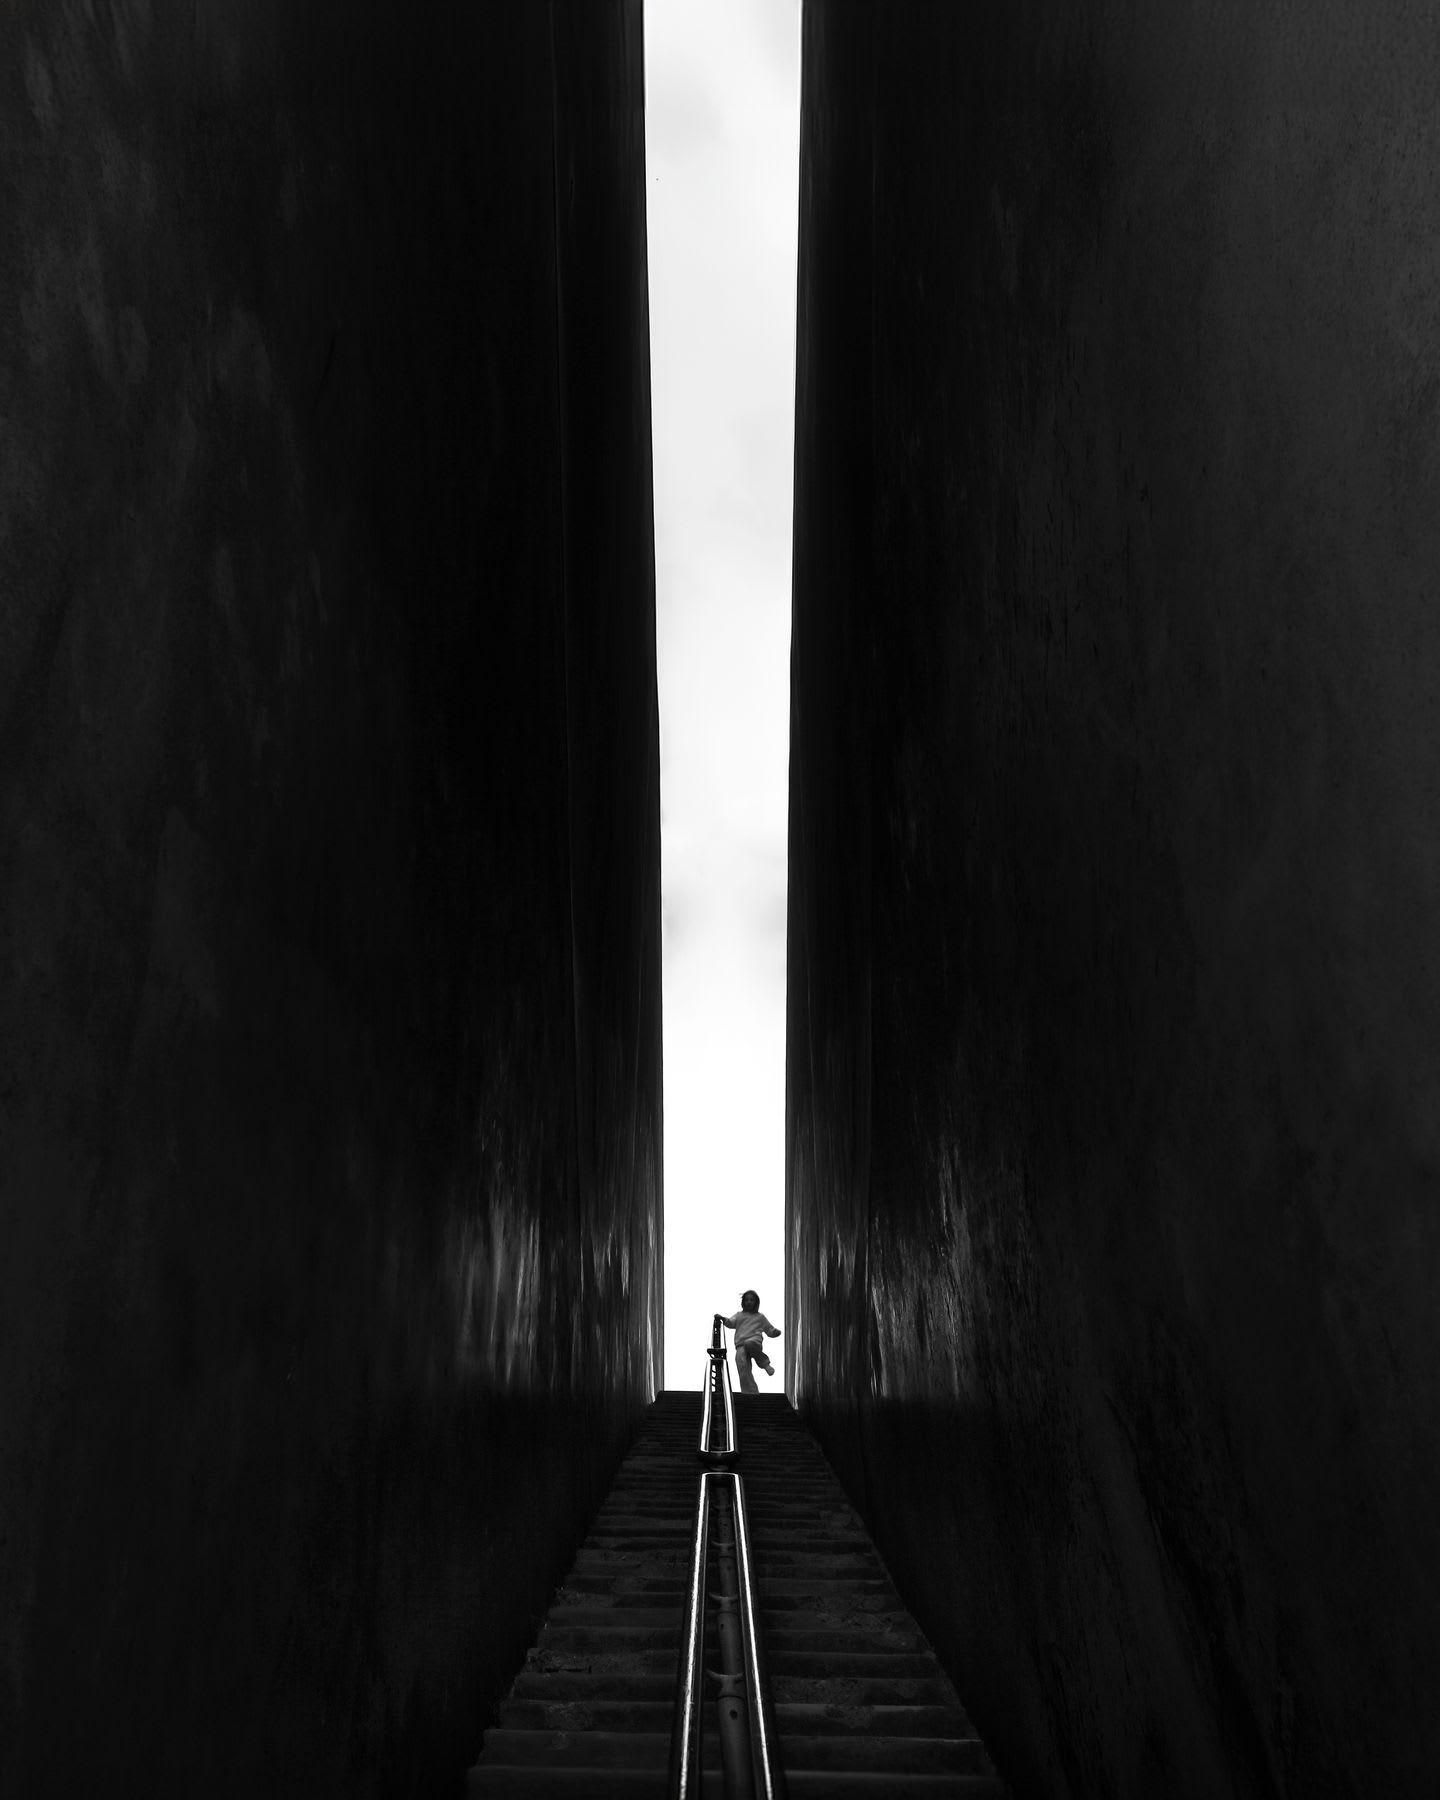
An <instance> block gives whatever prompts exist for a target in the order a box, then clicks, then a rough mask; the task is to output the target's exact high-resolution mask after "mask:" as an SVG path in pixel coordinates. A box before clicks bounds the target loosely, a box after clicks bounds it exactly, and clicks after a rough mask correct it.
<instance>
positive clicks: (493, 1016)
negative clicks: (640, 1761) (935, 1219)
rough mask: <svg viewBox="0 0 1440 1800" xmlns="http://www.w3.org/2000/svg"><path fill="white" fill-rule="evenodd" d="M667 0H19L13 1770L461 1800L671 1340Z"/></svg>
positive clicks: (3, 41)
mask: <svg viewBox="0 0 1440 1800" xmlns="http://www.w3.org/2000/svg"><path fill="white" fill-rule="evenodd" d="M644 209H645V191H644V169H643V119H642V72H641V37H640V6H639V0H626V3H624V4H621V3H619V0H617V3H616V4H604V5H599V4H587V5H585V6H583V7H582V6H578V5H573V6H572V5H556V6H554V7H553V8H552V7H547V6H529V5H514V6H510V5H505V6H502V5H484V6H480V5H470V4H462V0H431V3H429V4H424V5H421V6H420V7H418V8H417V7H407V6H400V5H393V4H382V3H381V0H344V4H341V3H340V0H303V3H301V0H250V3H248V4H236V5H220V4H218V3H210V0H205V3H203V4H199V5H195V6H189V7H184V8H171V7H164V6H159V5H154V6H152V5H151V4H150V0H115V3H114V4H106V5H103V6H102V5H89V4H86V5H81V4H74V5H69V4H67V5H65V6H63V7H62V6H57V5H51V4H43V3H41V0H20V3H18V4H16V5H12V6H9V7H7V8H6V9H5V11H4V17H3V20H0V820H3V824H0V969H3V974H0V1046H3V1048H0V1321H3V1323H0V1788H3V1790H4V1791H5V1792H7V1793H12V1794H21V1793H23V1794H25V1795H27V1796H28V1795H51V1794H55V1795H60V1794H63V1795H67V1796H68V1795H72V1794H75V1793H79V1792H83V1791H91V1790H93V1791H99V1789H100V1788H101V1787H102V1786H103V1787H104V1788H105V1789H106V1791H124V1792H142V1791H143V1792H146V1793H149V1794H156V1795H166V1794H176V1795H185V1796H187V1797H188V1796H193V1795H195V1794H197V1793H201V1792H204V1793H207V1794H231V1793H234V1794H237V1795H238V1794H245V1795H254V1794H262V1793H264V1794H268V1793H276V1794H292V1793H293V1794H305V1795H315V1794H326V1793H335V1794H340V1793H343V1794H346V1795H350V1794H362V1793H367V1792H373V1791H376V1790H377V1789H383V1790H385V1791H388V1792H391V1793H395V1794H401V1793H411V1792H420V1791H426V1790H428V1789H429V1788H431V1787H433V1786H435V1785H436V1784H437V1783H439V1782H441V1781H442V1779H443V1778H444V1777H445V1776H446V1775H447V1773H453V1772H454V1771H455V1770H456V1769H458V1768H463V1766H464V1764H465V1761H466V1760H467V1758H468V1756H469V1755H470V1754H471V1753H473V1751H474V1750H475V1749H476V1748H477V1747H478V1740H479V1734H480V1730H481V1727H482V1726H483V1724H484V1715H485V1708H486V1705H487V1704H488V1702H489V1700H490V1699H491V1698H493V1697H494V1695H495V1694H496V1692H497V1691H498V1690H499V1689H500V1688H501V1687H502V1686H503V1684H504V1683H505V1681H507V1680H508V1678H509V1676H510V1674H511V1673H513V1669H514V1667H515V1666H516V1665H517V1664H518V1662H519V1661H520V1659H521V1657H522V1655H523V1652H524V1649H525V1647H526V1644H527V1642H528V1641H529V1638H530V1635H531V1631H532V1628H533V1625H534V1623H535V1621H536V1620H537V1619H538V1617H539V1615H540V1613H541V1611H542V1610H543V1607H544V1605H545V1604H546V1602H547V1601H548V1599H549V1596H550V1589H551V1586H552V1584H553V1582H554V1581H556V1580H557V1579H558V1578H559V1577H560V1575H561V1574H562V1573H563V1570H564V1567H565V1566H566V1562H567V1560H568V1556H569V1553H570V1550H571V1547H572V1546H573V1544H574V1542H575V1541H576V1539H577V1537H578V1535H579V1534H580V1531H581V1530H582V1528H583V1526H584V1524H585V1522H586V1520H587V1519H588V1516H589V1514H590V1512H591V1510H592V1509H593V1506H594V1504H595V1502H596V1499H597V1497H598V1495H599V1493H600V1492H601V1491H602V1490H603V1487H604V1485H605V1483H606V1481H607V1479H608V1476H609V1473H610V1471H611V1469H612V1468H613V1466H614V1463H615V1461H616V1459H617V1457H618V1454H619V1451H620V1449H621V1447H622V1445H623V1442H624V1440H625V1438H626V1436H627V1434H628V1431H629V1428H630V1425H631V1422H632V1421H633V1419H634V1416H635V1414H636V1411H637V1409H638V1408H639V1407H640V1406H641V1405H642V1404H643V1403H644V1402H645V1400H646V1399H647V1397H648V1394H649V1392H650V1391H652V1389H653V1387H654V1386H655V1384H656V1383H657V1381H658V1378H659V1370H660V1362H659V1357H660V1332H661V1311H660V1308H661V1299H660V1279H661V1258H660V1246H661V1214H660V1042H659V1031H660V1000H659V985H658V984H659V828H658V767H657V722H656V697H655V660H654V605H653V535H652V524H651V512H650V492H651V483H650V460H649V458H650V435H649V432H650V427H649V373H648V315H647V310H646V281H645V210H644Z"/></svg>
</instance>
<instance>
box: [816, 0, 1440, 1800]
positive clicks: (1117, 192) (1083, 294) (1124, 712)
mask: <svg viewBox="0 0 1440 1800" xmlns="http://www.w3.org/2000/svg"><path fill="white" fill-rule="evenodd" d="M1437 65H1440V39H1437V38H1436V35H1435V33H1434V31H1433V29H1432V25H1431V21H1430V20H1429V17H1428V15H1427V14H1426V13H1425V12H1424V10H1423V9H1418V8H1413V7H1409V6H1404V5H1400V4H1380V5H1377V6H1371V7H1366V8H1352V7H1345V6H1340V5H1336V4H1328V3H1321V4H1316V5H1309V6H1306V7H1304V8H1303V9H1297V8H1293V7H1287V6H1280V5H1261V6H1255V7H1242V8H1239V9H1236V8H1233V7H1221V6H1212V5H1201V6H1189V5H1180V4H1172V3H1170V0H1163V3H1161V4H1156V5H1152V6H1148V7H1132V6H1129V5H1122V4H1119V3H1118V0H1091V3H1090V4H1087V5H1084V6H1072V7H1058V6H1045V5H1037V4H1018V5H1017V4H1015V3H1014V0H1005V3H1004V4H1001V3H1000V0H995V3H993V4H991V3H989V0H986V3H984V4H979V5H974V6H967V7H963V8H962V7H951V6H947V5H940V4H935V5H919V4H899V5H887V6H884V7H880V6H875V7H869V6H864V5H857V4H841V3H839V0H837V3H835V4H830V3H827V4H824V5H812V6H810V7H808V8H807V9H806V15H805V37H804V101H803V125H802V179H801V269H800V337H799V371H798V414H797V434H798V435H797V502H796V504H797V516H796V535H795V550H796V562H795V615H794V649H793V658H794V665H793V666H794V703H793V704H794V711H793V719H794V734H793V740H792V823H791V829H792V843H791V859H792V860H791V880H792V888H791V895H792V900H791V923H790V957H791V960H790V1057H789V1076H788V1085H789V1095H788V1119H789V1148H788V1158H789V1213H788V1254H789V1270H790V1275H789V1279H790V1292H789V1297H788V1312H787V1324H788V1326H789V1327H790V1337H789V1349H790V1355H791V1359H792V1361H791V1381H792V1385H793V1387H794V1389H795V1390H796V1391H797V1392H798V1394H799V1397H800V1400H801V1403H802V1405H803V1406H804V1407H805V1408H806V1409H807V1410H808V1412H809V1413H810V1416H811V1417H812V1419H813V1420H814V1422H815V1424H816V1426H817V1428H818V1429H819V1431H820V1434H821V1436H822V1439H823V1441H824V1442H825V1444H826V1446H827V1449H828V1450H829V1452H830V1454H831V1456H832V1457H833V1458H834V1460H835V1461H836V1463H837V1465H838V1466H839V1468H840V1469H841V1471H842V1473H843V1474H844V1476H845V1478H846V1480H847V1481H848V1482H849V1484H850V1485H851V1487H852V1490H853V1492H854V1493H855V1494H856V1496H857V1498H858V1499H859V1500H860V1503H861V1505H862V1507H863V1509H864V1511H865V1512H866V1514H867V1516H868V1517H869V1519H870V1520H871V1522H872V1524H873V1526H874V1528H875V1531H876V1534H877V1537H878V1541H879V1544H880V1547H881V1549H882V1551H883V1552H884V1554H885V1555H886V1556H887V1558H888V1559H889V1560H890V1562H891V1564H892V1566H893V1568H894V1571H895V1573H896V1575H897V1578H898V1579H899V1581H900V1584H901V1587H902V1590H903V1591H904V1592H905V1593H906V1594H907V1597H908V1598H909V1599H910V1601H911V1602H912V1604H913V1605H914V1606H915V1608H916V1611H917V1612H918V1614H919V1615H920V1617H921V1619H922V1621H923V1623H924V1624H925V1626H926V1627H927V1628H928V1629H929V1630H930V1632H931V1633H932V1634H933V1636H934V1637H935V1639H936V1641H937V1644H938V1646H939V1647H940V1648H941V1650H942V1652H943V1653H944V1655H945V1656H946V1657H947V1659H948V1661H949V1664H950V1666H951V1668H952V1670H953V1672H954V1673H955V1675H956V1677H957V1679H958V1681H959V1683H960V1686H961V1690H962V1693H963V1694H964V1695H965V1696H966V1698H967V1700H968V1701H969V1703H970V1705H971V1707H972V1709H973V1711H974V1713H975V1716H976V1718H977V1720H978V1723H979V1724H980V1726H981V1728H982V1730H983V1732H984V1733H985V1735H986V1736H987V1739H988V1741H989V1742H990V1744H991V1747H992V1749H993V1751H994V1753H995V1756H996V1759H997V1761H998V1762H999V1763H1000V1765H1001V1766H1002V1768H1003V1769H1004V1770H1005V1771H1006V1772H1007V1774H1008V1775H1009V1776H1010V1778H1011V1780H1012V1781H1013V1782H1014V1785H1015V1788H1016V1791H1017V1793H1019V1794H1022V1795H1026V1796H1037V1797H1038V1796H1046V1797H1047V1800H1053V1797H1055V1796H1080V1795H1085V1796H1093V1797H1095V1800H1099V1797H1101V1796H1105V1797H1106V1800H1115V1797H1120V1796H1133V1797H1135V1800H1142V1797H1143V1800H1153V1797H1154V1796H1156V1795H1161V1794H1163V1795H1167V1796H1195V1797H1197V1800H1199V1797H1202V1796H1203V1797H1205V1800H1210V1797H1213V1796H1217V1795H1232V1794H1233V1795H1243V1796H1261V1795H1264V1796H1275V1795H1290V1796H1297V1797H1298V1796H1307V1797H1309V1796H1319V1795H1325V1796H1331V1795H1333V1796H1342V1795H1344V1796H1351V1795H1356V1796H1358V1795H1366V1796H1369V1795H1376V1794H1386V1795H1397V1796H1398V1795H1407V1796H1419V1795H1422V1794H1428V1793H1430V1792H1432V1791H1433V1788H1434V1782H1435V1772H1436V1770H1437V1768H1440V1711H1437V1709H1436V1707H1435V1706H1434V1705H1433V1701H1432V1697H1433V1694H1434V1692H1435V1691H1436V1687H1437V1677H1440V1654H1437V1652H1440V1524H1437V1520H1440V1449H1437V1446H1440V1435H1437V1427H1440V1392H1437V1381H1436V1373H1435V1371H1436V1367H1437V1364H1436V1359H1435V1353H1434V1334H1435V1321H1436V1319H1437V1317H1440V1207H1437V1198H1440V1196H1437V1184H1436V1170H1437V1160H1440V963H1437V960H1436V958H1435V955H1434V945H1435V943H1436V942H1437V941H1440V733H1437V730H1436V695H1437V693H1440V613H1437V610H1436V606H1435V595H1436V593H1437V590H1440V506H1437V503H1436V502H1437V481H1440V436H1437V419H1440V415H1437V396H1440V308H1437V294H1440V241H1437V237H1436V233H1435V219H1436V218H1437V216H1440V125H1437V114H1436V111H1435V107H1434V94H1435V91H1436V82H1437V77H1440V66H1437Z"/></svg>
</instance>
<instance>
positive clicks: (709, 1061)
mask: <svg viewBox="0 0 1440 1800" xmlns="http://www.w3.org/2000/svg"><path fill="white" fill-rule="evenodd" d="M645 100H646V125H645V140H646V162H647V181H648V184H649V191H648V199H649V208H648V220H647V227H648V238H649V257H650V362H651V386H652V393H653V407H654V414H653V429H654V441H655V564H656V581H657V609H658V612H657V635H658V640H659V661H660V671H659V673H660V783H661V830H662V853H661V859H662V883H663V896H664V946H665V973H664V1006H665V1385H666V1387H695V1388H698V1387H699V1385H700V1379H701V1375H702V1373H703V1370H704V1363H705V1346H706V1345H707V1344H708V1343H709V1341H710V1319H711V1316H712V1315H713V1314H714V1313H716V1312H723V1313H727V1314H728V1313H732V1312H735V1311H738V1310H739V1306H740V1293H741V1290H742V1289H743V1288H746V1287H753V1288H756V1289H757V1290H758V1291H759V1294H760V1304H761V1307H762V1308H763V1310H764V1311H765V1312H766V1313H768V1314H769V1316H770V1318H771V1319H772V1320H773V1321H774V1322H775V1323H776V1324H777V1325H779V1326H781V1327H782V1328H783V1327H784V1325H785V1323H786V1321H785V1319H784V1317H783V1316H782V1315H783V1310H784V1222H785V831H786V812H787V790H788V780H789V777H788V762H789V711H790V522H791V509H790V495H791V459H792V444H793V420H794V405H795V245H796V221H797V193H798V168H799V142H800V6H799V0H647V4H646V6H645ZM783 1346H784V1340H783V1339H782V1340H781V1342H780V1343H779V1344H777V1345H776V1346H775V1349H777V1350H780V1349H783ZM782 1366H783V1365H782V1364H781V1363H780V1362H779V1361H778V1360H777V1363H776V1369H777V1373H776V1376H775V1379H774V1382H773V1387H774V1388H775V1389H776V1390H778V1389H779V1388H780V1386H781V1376H780V1373H779V1371H780V1369H781V1367H782ZM758 1379H759V1380H760V1382H761V1383H762V1384H764V1383H765V1380H766V1377H765V1376H764V1375H763V1374H761V1375H760V1376H759V1377H758Z"/></svg>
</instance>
